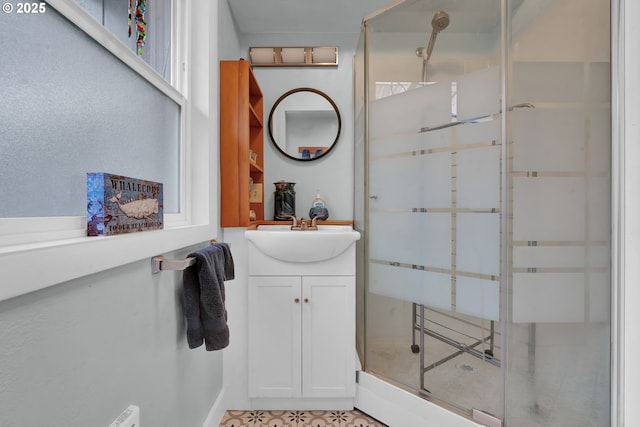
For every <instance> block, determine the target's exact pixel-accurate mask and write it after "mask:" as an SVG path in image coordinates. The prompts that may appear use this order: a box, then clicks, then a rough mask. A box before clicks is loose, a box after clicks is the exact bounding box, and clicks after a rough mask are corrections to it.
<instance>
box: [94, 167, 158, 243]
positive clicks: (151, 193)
mask: <svg viewBox="0 0 640 427" xmlns="http://www.w3.org/2000/svg"><path fill="white" fill-rule="evenodd" d="M163 225H164V219H163V206H162V184H161V183H159V182H153V181H147V180H143V179H138V178H130V177H126V176H122V175H114V174H110V173H105V172H91V173H87V235H89V236H111V235H115V234H124V233H135V232H140V231H149V230H160V229H162V228H163Z"/></svg>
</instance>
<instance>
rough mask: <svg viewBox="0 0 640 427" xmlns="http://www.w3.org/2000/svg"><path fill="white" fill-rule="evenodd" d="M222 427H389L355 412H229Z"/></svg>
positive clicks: (226, 413)
mask: <svg viewBox="0 0 640 427" xmlns="http://www.w3.org/2000/svg"><path fill="white" fill-rule="evenodd" d="M220 427H387V426H386V425H385V424H382V423H381V422H379V421H376V420H374V419H373V418H371V417H370V416H368V415H367V414H365V413H363V412H360V411H358V410H353V411H227V412H225V414H224V417H223V418H222V421H221V422H220Z"/></svg>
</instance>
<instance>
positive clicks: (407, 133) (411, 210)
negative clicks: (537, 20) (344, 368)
mask: <svg viewBox="0 0 640 427" xmlns="http://www.w3.org/2000/svg"><path fill="white" fill-rule="evenodd" d="M432 3H433V4H430V3H429V2H427V1H425V2H406V3H405V4H404V5H401V6H399V7H397V8H396V9H394V10H393V11H391V12H390V14H385V15H382V16H378V17H376V18H374V19H372V20H370V21H368V22H367V25H366V31H367V32H368V33H367V40H368V47H369V62H368V66H369V76H370V78H369V86H368V90H369V103H368V105H367V106H368V119H369V127H368V176H369V179H368V186H369V189H368V190H369V199H368V202H367V209H366V212H367V215H368V230H369V233H368V265H367V267H368V280H367V282H368V293H367V311H366V313H367V317H366V322H367V358H366V364H367V369H368V370H370V371H371V372H375V373H376V374H377V375H380V376H383V377H385V378H387V379H388V380H390V381H394V382H396V383H400V384H402V385H404V386H407V387H409V388H411V389H413V390H416V391H418V392H419V393H421V394H422V395H423V396H425V397H428V398H429V399H433V400H437V401H440V402H446V404H447V405H448V406H453V407H455V408H457V409H458V410H461V411H463V412H464V413H465V414H467V415H469V416H473V414H474V413H475V414H476V415H477V416H479V417H482V419H483V420H486V419H490V420H491V422H493V423H496V424H492V425H500V422H501V421H500V419H501V418H502V417H503V405H502V402H503V374H502V372H503V371H502V368H501V360H502V333H501V332H502V330H503V326H502V322H503V319H504V318H503V316H502V315H501V309H502V304H501V253H502V251H501V215H502V214H503V206H502V197H501V192H502V185H501V181H502V179H501V177H502V175H501V165H502V161H501V158H502V151H503V145H502V128H503V117H502V115H501V114H500V112H501V100H502V99H503V96H502V94H501V69H502V68H501V49H500V46H501V34H502V28H501V2H500V0H495V1H482V2H478V1H477V0H468V1H458V2H432ZM439 6H441V7H442V8H444V9H439V8H438V7H439ZM443 16H446V17H447V19H448V20H449V22H445V24H447V25H446V26H445V25H444V24H443V22H442V21H443V18H442V17H443ZM416 17H419V18H418V19H414V18H416ZM443 27H444V28H443ZM392 30H393V31H392ZM409 31H411V32H409ZM430 34H431V36H430ZM436 36H437V39H436ZM400 40H402V41H403V43H404V44H403V46H402V47H401V46H395V47H394V48H392V47H391V46H392V44H393V43H399V41H400ZM429 40H430V41H429ZM436 41H437V42H436ZM416 47H420V48H421V49H420V48H419V49H416ZM394 49H395V50H394ZM425 49H428V50H429V54H428V55H421V56H419V53H418V54H415V55H414V54H413V52H414V51H416V50H418V51H419V52H421V53H424V50H425ZM400 51H401V52H403V55H404V56H401V55H400V54H399V53H398V52H400ZM427 58H428V60H427ZM425 77H426V79H425ZM425 80H426V81H425ZM487 414H492V415H487Z"/></svg>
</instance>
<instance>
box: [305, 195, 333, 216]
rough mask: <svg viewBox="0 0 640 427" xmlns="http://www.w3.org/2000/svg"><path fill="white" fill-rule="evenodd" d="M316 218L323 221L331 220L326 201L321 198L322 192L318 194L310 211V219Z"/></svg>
mask: <svg viewBox="0 0 640 427" xmlns="http://www.w3.org/2000/svg"><path fill="white" fill-rule="evenodd" d="M315 217H318V219H321V220H326V219H327V218H329V210H328V209H327V207H326V204H325V203H324V200H322V197H320V191H317V192H316V198H315V199H314V201H313V203H312V204H311V210H309V218H311V219H313V218H315Z"/></svg>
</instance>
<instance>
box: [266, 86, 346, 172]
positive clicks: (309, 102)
mask: <svg viewBox="0 0 640 427" xmlns="http://www.w3.org/2000/svg"><path fill="white" fill-rule="evenodd" d="M341 127H342V121H341V119H340V112H339V111H338V107H337V106H336V104H335V102H333V100H332V99H331V98H329V96H327V94H325V93H323V92H321V91H319V90H317V89H312V88H308V87H301V88H297V89H293V90H290V91H289V92H287V93H285V94H284V95H282V96H281V97H280V98H278V100H277V101H276V102H275V104H273V108H271V113H269V136H270V137H271V141H273V145H275V146H276V148H277V149H278V151H280V152H281V153H282V154H284V155H285V156H287V157H289V158H291V159H294V160H301V161H309V160H316V159H319V158H321V157H322V156H324V155H326V154H327V153H328V152H329V151H331V149H332V148H333V146H334V145H335V144H336V142H338V138H339V137H340V129H341Z"/></svg>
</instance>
